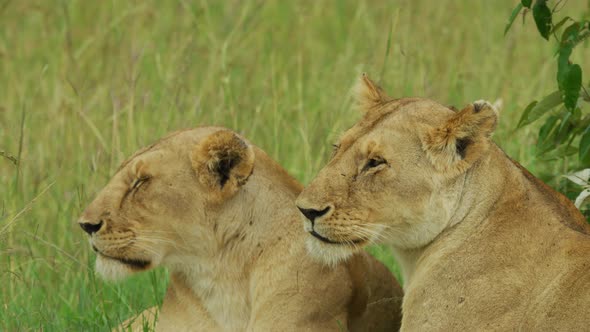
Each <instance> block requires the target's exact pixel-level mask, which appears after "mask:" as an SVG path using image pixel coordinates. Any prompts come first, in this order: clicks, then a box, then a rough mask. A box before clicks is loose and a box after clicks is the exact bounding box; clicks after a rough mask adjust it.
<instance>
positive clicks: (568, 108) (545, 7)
mask: <svg viewBox="0 0 590 332" xmlns="http://www.w3.org/2000/svg"><path fill="white" fill-rule="evenodd" d="M549 2H550V1H548V0H535V2H534V4H533V1H532V0H522V1H521V2H520V3H518V4H517V5H516V7H515V8H514V9H513V11H512V14H511V15H510V18H509V20H508V24H507V25H506V28H505V30H504V34H506V33H507V32H508V30H509V29H510V28H511V27H512V23H513V22H514V20H515V19H516V17H517V16H518V15H519V13H521V12H522V16H523V22H524V18H525V17H526V15H527V14H528V13H529V12H532V15H533V18H534V21H535V25H536V27H537V31H538V32H539V34H540V35H541V37H543V38H544V39H545V40H547V41H549V40H550V37H551V36H553V38H554V40H555V42H556V48H557V51H556V65H557V76H556V83H557V90H556V91H555V92H553V93H551V94H549V95H547V96H545V97H544V98H543V99H541V100H540V101H536V100H535V101H532V102H531V103H530V104H529V105H528V106H527V107H526V108H525V109H524V112H523V113H522V116H521V118H520V121H519V122H518V125H517V128H522V127H524V126H526V125H528V124H530V123H533V122H535V121H536V120H538V119H540V118H542V117H543V116H544V115H546V114H547V115H548V116H547V117H545V122H544V124H543V125H542V126H541V128H540V129H539V134H538V140H537V146H536V154H537V156H540V157H543V156H547V157H549V159H566V158H571V156H573V155H577V158H578V160H577V162H575V161H574V162H573V163H572V164H571V165H573V167H575V166H580V165H581V166H582V167H586V166H588V165H590V114H588V112H586V113H584V112H583V110H582V109H583V108H586V109H587V108H588V103H589V102H590V95H589V94H588V89H590V83H589V87H588V88H586V87H584V85H583V84H582V74H583V72H582V67H581V66H580V65H579V64H576V63H573V62H572V61H571V57H572V52H573V50H574V49H575V48H576V47H577V46H579V45H580V44H581V43H582V42H583V41H585V40H586V39H587V38H588V37H589V36H590V19H588V18H580V19H576V18H572V17H570V16H565V17H563V18H561V19H559V20H556V18H555V16H556V15H557V14H558V12H559V11H560V10H561V9H562V8H563V6H564V5H565V3H566V2H567V1H563V0H557V1H554V3H553V8H551V9H550V8H549ZM586 16H588V15H586ZM555 22H557V23H555ZM564 26H566V27H565V28H564ZM574 158H575V157H574ZM570 179H571V178H570ZM574 183H577V182H575V181H574ZM577 184H579V183H577ZM585 192H586V191H585V190H584V191H582V193H580V195H578V198H577V201H579V200H580V197H584V198H587V197H588V195H585ZM577 206H578V207H580V206H581V203H580V204H577Z"/></svg>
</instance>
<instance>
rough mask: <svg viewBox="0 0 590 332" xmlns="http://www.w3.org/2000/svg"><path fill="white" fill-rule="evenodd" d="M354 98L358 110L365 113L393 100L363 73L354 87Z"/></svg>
mask: <svg viewBox="0 0 590 332" xmlns="http://www.w3.org/2000/svg"><path fill="white" fill-rule="evenodd" d="M353 96H354V98H355V100H356V103H357V106H358V108H360V109H361V110H362V111H363V112H367V111H370V110H371V109H373V108H375V107H378V106H380V105H383V103H386V102H388V101H390V100H391V98H390V97H389V96H387V94H386V93H385V91H383V89H381V87H379V86H378V85H377V84H376V83H375V82H373V81H372V80H371V79H370V78H369V76H368V75H367V74H366V73H362V75H361V77H360V78H359V80H358V81H357V83H356V85H355V86H354V88H353Z"/></svg>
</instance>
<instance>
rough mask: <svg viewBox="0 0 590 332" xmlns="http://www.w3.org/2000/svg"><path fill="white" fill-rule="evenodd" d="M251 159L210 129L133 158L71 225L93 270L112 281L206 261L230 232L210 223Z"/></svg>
mask: <svg viewBox="0 0 590 332" xmlns="http://www.w3.org/2000/svg"><path fill="white" fill-rule="evenodd" d="M254 156H255V154H254V151H253V148H252V146H251V145H250V144H249V143H247V142H246V141H245V140H244V139H242V138H241V137H239V136H238V135H237V134H235V133H233V132H231V131H229V130H224V129H221V128H212V127H207V128H198V129H194V130H186V131H180V132H177V133H174V134H171V135H169V136H167V137H165V138H164V139H162V140H160V141H159V142H157V143H155V144H153V145H152V146H150V147H148V148H145V149H143V150H140V151H138V152H137V153H135V154H134V155H133V156H132V157H131V158H130V159H129V160H127V161H125V162H124V163H123V164H122V165H121V167H120V168H119V170H118V171H117V173H116V174H115V175H114V177H113V178H112V179H111V181H110V182H109V183H108V184H107V186H106V187H105V188H104V189H103V190H102V191H101V192H100V193H99V194H98V196H97V197H96V199H95V200H94V201H93V202H92V203H91V204H90V205H89V206H88V208H87V209H86V210H85V211H84V213H83V214H82V216H81V218H80V219H79V224H80V226H81V227H82V229H83V230H84V231H85V232H86V233H88V235H89V237H90V243H91V245H92V248H93V249H94V250H95V251H96V252H97V254H98V257H97V260H96V269H97V271H98V272H99V273H100V274H101V275H102V276H104V277H105V278H108V279H115V278H120V277H123V276H126V275H128V274H130V273H133V272H136V271H142V270H147V269H151V268H154V267H156V266H158V265H161V264H164V265H168V266H170V265H174V264H182V262H183V259H186V257H187V256H191V257H195V256H196V257H203V258H207V257H211V256H212V255H213V254H214V253H215V251H216V250H218V249H219V246H220V245H222V244H223V241H224V240H223V239H222V238H220V237H221V236H224V234H228V233H231V229H232V227H238V226H237V225H233V224H232V223H231V222H230V221H231V218H225V219H224V218H217V217H218V216H219V214H220V213H222V211H225V212H226V213H230V212H231V211H232V207H231V206H229V207H228V205H231V204H230V201H232V200H233V199H234V198H236V197H234V196H236V193H237V192H238V191H239V188H240V187H241V186H243V185H244V184H245V183H246V181H247V180H248V177H249V176H250V174H251V173H252V169H253V164H254ZM228 211H229V212H228ZM224 220H225V222H224ZM187 239H190V241H188V240H187ZM184 261H185V262H186V260H184Z"/></svg>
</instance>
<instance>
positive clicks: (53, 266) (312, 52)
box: [0, 0, 590, 331]
mask: <svg viewBox="0 0 590 332" xmlns="http://www.w3.org/2000/svg"><path fill="white" fill-rule="evenodd" d="M517 3H518V1H516V0H495V1H461V0H441V1H430V0H420V1H418V0H395V1H394V0H391V1H376V0H375V1H372V0H354V1H353V0H351V1H344V0H343V1H336V0H326V1H311V0H309V1H278V0H275V1H272V0H269V1H262V0H240V1H238V0H235V1H213V0H199V1H188V0H177V1H156V0H152V1H115V0H111V1H82V0H72V1H42V0H38V1H34V0H18V1H17V0H13V1H11V0H0V153H1V155H0V330H2V331H26V330H43V331H66V330H79V331H82V330H84V331H90V330H107V329H110V328H113V327H115V326H116V325H117V324H119V323H120V322H121V321H122V320H124V319H125V318H127V317H129V316H131V315H132V314H134V313H137V312H139V311H141V310H142V309H144V308H146V307H149V306H152V305H154V304H157V303H161V301H162V296H163V294H164V291H165V286H166V283H167V275H166V272H165V271H163V270H157V271H153V272H150V273H144V274H141V275H138V276H136V277H134V278H132V279H130V280H127V281H126V282H123V283H120V284H111V283H105V282H103V281H102V280H100V279H99V278H97V277H96V276H95V274H94V267H93V263H94V254H93V252H92V250H91V248H90V246H89V245H88V241H87V239H86V237H85V236H84V234H83V232H82V231H81V230H80V229H79V227H78V226H77V225H76V224H75V221H76V219H77V217H78V216H79V215H80V213H81V211H82V210H83V209H84V207H85V205H86V204H88V203H89V202H90V201H91V200H92V198H93V197H94V195H95V194H96V193H97V192H98V191H99V190H100V189H101V188H102V187H103V186H104V185H105V184H106V182H107V181H108V179H109V178H110V176H111V175H113V172H114V170H115V169H116V168H117V166H118V165H119V163H120V162H122V161H123V160H124V159H125V158H126V157H127V156H129V155H130V154H131V153H132V152H134V151H135V150H137V149H139V148H141V147H143V146H145V145H148V144H149V143H150V142H153V141H155V140H157V139H158V138H159V137H161V136H163V135H164V134H166V133H168V132H170V131H174V130H177V129H182V128H187V127H194V126H198V125H204V124H207V125H211V124H215V125H222V126H227V127H229V128H232V129H234V130H236V131H238V132H240V133H242V134H243V135H245V136H246V137H248V138H249V139H250V140H251V141H252V142H253V143H255V144H256V145H258V146H260V147H261V148H263V149H265V150H266V151H267V152H268V153H269V154H270V155H271V156H272V157H273V158H275V159H276V160H277V161H279V162H280V163H281V164H282V165H283V166H284V167H285V168H286V169H287V170H288V171H289V172H290V173H291V174H292V175H294V176H295V177H296V178H297V179H299V180H300V181H302V182H303V183H304V184H305V183H307V182H308V181H310V180H311V178H313V176H314V175H315V174H316V172H317V171H318V170H319V169H320V168H321V167H322V165H323V164H324V163H325V161H326V159H327V158H328V157H329V152H330V150H331V146H330V144H331V143H332V141H334V140H335V139H336V138H337V136H338V134H339V133H341V132H342V131H343V130H344V129H346V128H348V127H349V126H351V125H352V124H353V123H354V122H355V121H356V120H358V119H359V117H360V114H357V112H356V111H355V110H354V109H353V108H352V107H351V105H352V101H351V98H350V88H351V87H352V85H353V83H354V81H355V80H356V79H357V78H358V76H359V74H360V73H361V72H363V71H365V72H367V73H369V75H370V76H371V77H372V78H373V79H374V80H376V81H378V82H379V83H380V84H381V86H382V87H383V88H384V89H385V90H386V91H387V92H388V93H389V94H390V95H391V96H393V97H404V96H422V97H428V98H432V99H434V100H437V101H439V102H441V103H443V104H448V105H455V106H457V107H459V108H460V107H462V106H464V105H465V104H467V103H469V102H472V101H475V100H477V99H487V100H490V101H496V100H498V99H501V100H502V101H503V109H502V111H501V117H500V124H499V128H498V130H497V131H496V134H495V136H494V139H495V141H496V142H497V143H498V144H499V145H500V146H501V147H502V148H503V149H504V150H505V151H506V152H507V153H508V155H510V156H511V157H513V158H514V159H516V160H517V161H519V162H520V163H522V164H523V165H524V166H525V167H527V168H528V169H529V170H531V172H532V173H533V174H535V175H537V176H539V177H541V178H543V179H544V180H546V181H548V182H549V183H550V184H551V185H552V186H554V187H559V186H562V187H561V188H560V189H562V190H563V184H562V180H560V179H559V177H557V175H560V174H564V173H565V172H567V171H568V170H570V169H572V168H575V167H578V166H581V165H576V164H575V163H577V161H576V160H575V158H571V159H567V158H565V159H559V160H551V159H543V158H538V157H537V156H536V154H535V144H536V139H537V138H536V137H537V133H538V131H539V126H540V124H533V125H531V126H527V127H524V128H522V129H519V130H516V129H515V128H516V126H517V122H518V120H519V118H520V117H521V115H522V111H523V109H524V108H525V107H526V106H527V105H528V104H529V103H530V102H531V101H532V100H533V99H539V98H541V97H543V96H545V95H547V94H549V93H550V92H552V91H554V90H555V89H556V83H555V75H556V66H555V58H554V57H553V56H554V53H555V49H556V43H555V42H553V41H549V42H546V41H544V40H542V39H541V38H539V36H538V33H537V31H536V28H535V26H534V24H533V22H532V17H530V16H529V17H527V18H526V19H527V22H526V23H525V24H524V25H523V24H522V18H520V17H519V18H517V20H516V21H515V23H514V26H513V27H512V29H511V31H510V32H509V33H508V34H507V35H506V36H504V28H505V26H506V23H507V21H508V17H509V16H510V13H511V11H512V8H513V7H514V6H515V5H516V4H517ZM589 11H590V2H588V1H582V0H576V1H569V2H567V4H566V5H565V6H564V7H563V9H562V12H560V15H561V16H562V17H564V16H567V15H569V16H572V17H580V16H582V15H588V12H589ZM584 13H585V14H584ZM587 46H588V45H587V43H586V45H583V46H581V47H583V49H580V50H577V51H576V52H574V55H573V60H575V61H576V62H577V63H579V64H580V65H581V66H582V69H583V70H584V72H586V73H589V72H590V56H589V55H590V52H588V47H587ZM584 80H585V81H584V84H586V82H587V81H588V78H584ZM586 111H587V110H586ZM578 192H579V191H578ZM573 197H575V195H574V196H573ZM371 252H372V253H373V254H374V255H376V256H377V257H378V258H379V259H381V260H383V261H384V262H386V263H387V265H388V266H389V267H390V268H391V269H392V270H393V271H394V272H396V273H397V269H396V267H395V263H394V261H393V259H392V258H391V256H390V254H389V253H388V250H387V249H386V248H383V247H374V248H372V249H371Z"/></svg>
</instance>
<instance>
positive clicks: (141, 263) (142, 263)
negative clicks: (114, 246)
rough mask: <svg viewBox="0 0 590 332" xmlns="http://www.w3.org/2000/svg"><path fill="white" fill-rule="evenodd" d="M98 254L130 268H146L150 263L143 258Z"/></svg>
mask: <svg viewBox="0 0 590 332" xmlns="http://www.w3.org/2000/svg"><path fill="white" fill-rule="evenodd" d="M98 254H99V255H101V256H102V257H105V258H108V259H112V260H115V261H118V262H121V263H123V264H125V265H128V266H130V267H132V268H135V269H140V270H143V269H145V268H147V267H148V266H149V265H150V264H151V262H150V261H148V260H143V259H133V258H120V257H112V256H108V255H105V254H103V253H101V252H98Z"/></svg>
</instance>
